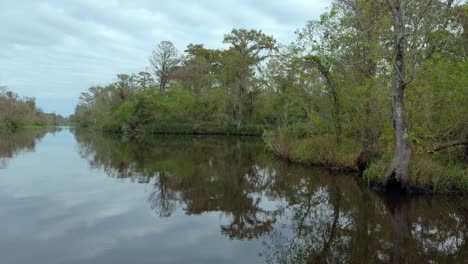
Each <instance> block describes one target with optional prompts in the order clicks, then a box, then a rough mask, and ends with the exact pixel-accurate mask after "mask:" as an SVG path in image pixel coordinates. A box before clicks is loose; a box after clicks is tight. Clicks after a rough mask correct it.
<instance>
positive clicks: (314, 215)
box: [74, 130, 468, 263]
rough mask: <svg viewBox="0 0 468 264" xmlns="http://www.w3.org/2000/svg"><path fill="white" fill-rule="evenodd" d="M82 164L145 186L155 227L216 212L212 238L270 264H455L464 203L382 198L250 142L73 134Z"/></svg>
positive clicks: (461, 251)
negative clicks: (255, 244) (221, 219)
mask: <svg viewBox="0 0 468 264" xmlns="http://www.w3.org/2000/svg"><path fill="white" fill-rule="evenodd" d="M74 134H75V138H76V140H77V142H78V143H79V146H80V147H79V151H80V155H81V156H82V158H85V159H87V160H88V161H89V163H90V165H91V166H92V167H95V168H102V169H104V170H105V171H106V173H107V174H108V175H109V176H110V177H115V178H125V179H129V180H131V181H132V182H137V183H143V184H147V185H149V186H151V189H152V191H151V194H150V195H149V197H148V201H149V203H150V205H151V208H152V209H154V210H155V211H156V212H157V214H158V215H159V216H160V217H171V215H172V214H173V213H174V211H175V210H176V209H177V208H183V210H184V211H185V213H186V214H187V215H198V214H203V213H206V212H218V213H219V214H221V215H223V216H225V217H226V218H227V219H229V220H228V222H227V224H224V225H222V226H221V227H220V232H221V233H222V234H223V235H225V236H227V237H229V238H231V239H249V240H250V239H259V240H260V241H262V244H263V252H259V254H260V255H263V256H264V258H265V260H266V262H268V263H323V262H328V263H343V262H346V263H365V262H367V263H388V262H392V263H446V262H449V263H463V261H465V259H468V246H467V243H466V241H467V239H468V237H467V234H468V229H467V224H468V202H467V201H466V200H465V199H462V198H457V197H448V198H444V197H416V198H411V199H409V198H398V197H391V196H380V195H377V194H376V193H373V192H371V191H369V190H367V189H366V188H365V187H361V186H360V185H358V184H357V183H356V182H355V180H354V179H352V178H351V177H348V176H342V175H333V174H331V173H329V172H326V171H323V170H320V169H306V168H302V167H297V166H291V165H288V164H286V163H284V162H282V161H278V160H275V159H273V158H272V157H271V156H270V155H269V154H268V153H266V152H265V150H264V147H263V145H262V144H261V142H260V141H259V140H258V139H252V138H246V139H240V138H229V137H222V138H218V137H170V136H166V137H155V138H151V139H147V140H144V141H143V142H140V143H134V142H128V141H121V140H118V139H116V138H112V137H109V136H104V135H101V134H93V133H89V132H85V131H78V130H77V131H74Z"/></svg>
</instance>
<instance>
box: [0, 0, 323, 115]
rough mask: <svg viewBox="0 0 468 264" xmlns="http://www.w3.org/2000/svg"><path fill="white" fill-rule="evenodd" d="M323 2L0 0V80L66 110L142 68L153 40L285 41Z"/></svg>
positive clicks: (50, 108)
mask: <svg viewBox="0 0 468 264" xmlns="http://www.w3.org/2000/svg"><path fill="white" fill-rule="evenodd" d="M330 2H331V1H330V0H289V1H282V0H255V1H250V0H238V1H221V0H200V1H188V0H187V1H185V0H184V1H182V0H171V1H159V0H126V1H124V0H120V1H119V0H75V1H72V0H67V1H63V0H51V1H45V0H29V1H26V0H0V85H6V86H8V88H9V89H11V90H13V91H15V92H16V93H18V94H20V95H22V96H34V97H36V99H37V103H38V105H39V106H40V107H41V108H43V109H44V110H45V111H47V112H56V113H59V114H62V115H69V114H71V113H73V110H74V107H75V105H76V103H77V102H78V96H79V94H80V93H81V92H83V91H86V90H87V88H88V87H90V86H91V85H99V84H107V83H109V82H111V81H113V80H114V78H115V75H116V74H118V73H133V72H139V71H141V70H145V69H146V68H147V67H148V62H147V57H148V55H150V54H151V51H152V50H153V47H154V46H155V44H156V43H157V42H159V41H162V40H170V41H172V42H173V43H174V45H175V46H176V47H177V48H178V49H179V50H180V51H183V50H184V48H185V47H186V46H187V45H188V44H190V43H203V44H204V45H205V47H208V48H223V45H222V40H223V35H224V34H225V33H228V32H229V31H230V30H231V29H232V28H247V29H251V28H253V29H262V30H263V31H264V32H265V33H267V34H271V35H273V36H274V37H275V38H276V39H277V40H278V41H279V42H280V43H283V44H289V43H290V42H292V41H293V40H294V39H295V35H294V31H295V30H296V29H298V28H301V27H302V26H303V25H304V23H305V21H307V20H310V19H317V18H318V17H319V15H320V14H321V13H322V12H323V11H325V9H326V7H327V6H329V5H330Z"/></svg>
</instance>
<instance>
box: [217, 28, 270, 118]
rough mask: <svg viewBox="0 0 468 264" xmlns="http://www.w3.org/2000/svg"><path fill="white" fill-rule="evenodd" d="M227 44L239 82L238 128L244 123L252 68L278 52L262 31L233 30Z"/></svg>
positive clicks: (226, 37)
mask: <svg viewBox="0 0 468 264" xmlns="http://www.w3.org/2000/svg"><path fill="white" fill-rule="evenodd" d="M223 43H225V44H230V45H231V47H230V49H229V51H230V54H231V55H233V58H232V60H231V63H233V64H234V71H235V76H236V79H237V82H238V94H237V98H238V101H237V107H236V108H237V111H236V112H237V116H236V120H237V126H238V127H240V126H241V125H242V123H243V122H244V113H243V112H244V101H245V95H246V92H247V91H248V88H249V87H248V85H249V81H250V78H251V76H252V75H253V73H252V70H253V69H252V66H254V65H258V64H259V63H260V62H262V61H263V60H265V59H266V58H267V57H268V56H269V55H270V52H271V51H275V50H277V45H276V40H275V39H274V38H273V37H272V36H268V35H266V34H264V33H263V32H262V31H261V30H254V29H251V30H247V29H233V30H232V31H231V33H229V34H226V35H224V41H223Z"/></svg>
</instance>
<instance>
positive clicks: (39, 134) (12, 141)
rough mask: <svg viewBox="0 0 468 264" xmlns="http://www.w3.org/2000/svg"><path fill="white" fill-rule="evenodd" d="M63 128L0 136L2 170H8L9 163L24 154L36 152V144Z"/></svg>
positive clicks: (30, 130)
mask: <svg viewBox="0 0 468 264" xmlns="http://www.w3.org/2000/svg"><path fill="white" fill-rule="evenodd" d="M60 130H61V128H43V129H23V130H19V131H17V132H15V133H7V132H3V133H1V134H0V138H1V139H0V169H2V168H6V167H7V165H8V161H9V160H11V159H13V158H14V157H15V156H16V155H18V154H19V153H22V152H34V151H35V149H36V144H37V143H38V142H39V141H40V140H42V138H44V136H45V135H46V134H47V133H56V132H58V131H60Z"/></svg>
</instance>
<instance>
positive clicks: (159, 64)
mask: <svg viewBox="0 0 468 264" xmlns="http://www.w3.org/2000/svg"><path fill="white" fill-rule="evenodd" d="M148 60H149V62H150V64H151V66H152V67H153V70H154V74H155V75H156V77H157V80H158V83H159V91H160V92H163V91H164V90H165V89H166V88H167V85H168V84H169V81H170V74H171V72H172V71H173V70H174V69H175V68H176V67H177V66H178V65H179V63H180V62H181V57H180V55H179V52H178V51H177V49H176V47H175V46H174V45H173V44H172V42H170V41H161V42H160V43H159V44H158V45H157V46H156V49H155V50H153V53H152V54H151V56H150V57H149V59H148Z"/></svg>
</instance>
